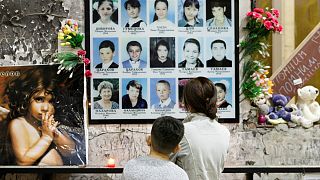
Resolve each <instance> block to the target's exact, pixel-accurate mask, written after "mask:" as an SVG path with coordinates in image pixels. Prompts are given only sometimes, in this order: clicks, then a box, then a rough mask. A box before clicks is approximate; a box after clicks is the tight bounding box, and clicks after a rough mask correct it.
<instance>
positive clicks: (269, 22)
mask: <svg viewBox="0 0 320 180" xmlns="http://www.w3.org/2000/svg"><path fill="white" fill-rule="evenodd" d="M263 25H264V27H266V29H267V30H270V29H273V28H274V27H273V26H272V22H271V21H264V23H263Z"/></svg>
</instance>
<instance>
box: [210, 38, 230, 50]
mask: <svg viewBox="0 0 320 180" xmlns="http://www.w3.org/2000/svg"><path fill="white" fill-rule="evenodd" d="M215 43H222V44H223V45H224V48H225V49H227V44H226V42H224V41H223V40H221V39H217V40H214V41H212V43H211V49H212V46H213V44H215Z"/></svg>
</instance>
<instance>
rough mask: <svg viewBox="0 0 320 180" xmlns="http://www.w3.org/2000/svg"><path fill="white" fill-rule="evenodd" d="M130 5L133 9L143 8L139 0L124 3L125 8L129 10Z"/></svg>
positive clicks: (129, 0)
mask: <svg viewBox="0 0 320 180" xmlns="http://www.w3.org/2000/svg"><path fill="white" fill-rule="evenodd" d="M128 5H130V6H131V7H133V8H139V10H140V7H141V4H140V2H139V1H138V0H127V1H126V2H125V3H124V8H125V9H128Z"/></svg>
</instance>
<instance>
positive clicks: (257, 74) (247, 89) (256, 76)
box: [241, 61, 273, 101]
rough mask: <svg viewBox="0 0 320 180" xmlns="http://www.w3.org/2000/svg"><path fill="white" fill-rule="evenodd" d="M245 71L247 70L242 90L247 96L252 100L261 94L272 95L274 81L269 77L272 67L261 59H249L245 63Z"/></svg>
mask: <svg viewBox="0 0 320 180" xmlns="http://www.w3.org/2000/svg"><path fill="white" fill-rule="evenodd" d="M243 68H244V71H245V72H246V73H245V74H244V77H243V81H244V82H243V83H242V86H241V90H242V92H243V94H244V95H245V97H247V98H249V99H250V100H251V101H252V100H254V99H255V98H256V97H258V96H260V95H261V94H262V95H263V96H264V97H267V98H269V97H271V96H272V93H273V91H272V86H273V83H272V81H271V80H270V79H269V78H268V77H267V75H268V74H269V71H268V70H267V69H268V68H270V67H269V66H264V65H263V64H262V63H261V62H259V61H248V62H247V63H246V64H245V65H244V67H243Z"/></svg>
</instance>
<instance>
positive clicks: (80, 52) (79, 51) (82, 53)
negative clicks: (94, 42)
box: [77, 49, 87, 56]
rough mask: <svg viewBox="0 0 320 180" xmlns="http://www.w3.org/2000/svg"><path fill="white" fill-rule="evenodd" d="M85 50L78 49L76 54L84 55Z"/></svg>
mask: <svg viewBox="0 0 320 180" xmlns="http://www.w3.org/2000/svg"><path fill="white" fill-rule="evenodd" d="M86 53H87V52H86V51H85V50H82V49H81V50H78V52H77V54H78V56H85V55H86Z"/></svg>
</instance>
